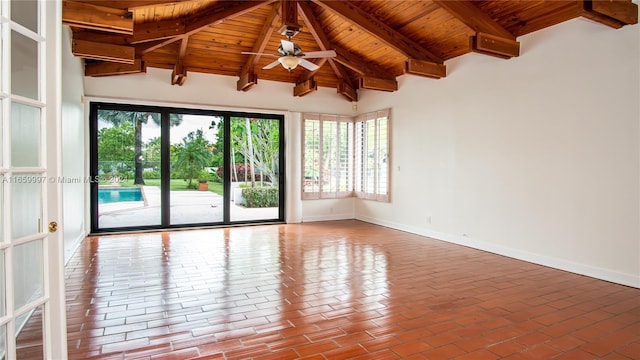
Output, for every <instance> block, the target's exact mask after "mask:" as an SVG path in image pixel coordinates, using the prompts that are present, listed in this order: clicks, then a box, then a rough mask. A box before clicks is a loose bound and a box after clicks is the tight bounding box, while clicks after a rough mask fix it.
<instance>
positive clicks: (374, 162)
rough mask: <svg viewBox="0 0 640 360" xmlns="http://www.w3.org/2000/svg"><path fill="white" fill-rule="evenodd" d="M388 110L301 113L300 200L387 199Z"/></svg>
mask: <svg viewBox="0 0 640 360" xmlns="http://www.w3.org/2000/svg"><path fill="white" fill-rule="evenodd" d="M388 123H389V110H381V111H376V112H372V113H368V114H363V115H361V116H358V117H356V118H351V117H347V116H336V115H322V114H304V127H303V144H304V151H303V186H302V198H303V199H326V198H338V197H350V196H354V195H355V196H357V197H360V198H364V199H370V200H377V201H389V134H388V133H389V127H388Z"/></svg>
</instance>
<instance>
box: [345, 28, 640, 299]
mask: <svg viewBox="0 0 640 360" xmlns="http://www.w3.org/2000/svg"><path fill="white" fill-rule="evenodd" d="M639 30H640V28H639V26H638V25H636V26H627V27H624V28H623V29H620V30H614V29H611V28H609V27H606V26H604V25H601V24H595V23H592V22H589V21H587V20H583V19H575V20H572V21H569V22H566V23H563V24H560V25H557V26H554V27H552V28H548V29H545V30H542V31H539V32H536V33H534V34H530V35H527V36H524V37H521V38H519V39H518V40H519V41H521V49H522V54H521V56H520V57H518V58H514V59H511V60H501V59H496V58H492V57H489V56H483V55H479V54H468V55H465V56H462V57H459V58H456V59H453V60H451V61H448V62H447V64H446V65H447V68H448V75H447V77H446V78H445V79H441V80H430V79H422V78H418V77H414V76H404V77H402V78H400V90H399V91H397V92H395V93H392V94H387V93H380V92H372V91H363V92H361V94H360V95H361V100H360V102H359V104H358V107H359V108H360V109H361V110H362V111H372V110H377V109H381V108H385V107H391V108H392V109H393V110H392V111H393V114H392V116H393V118H392V119H393V120H392V121H393V125H392V132H393V134H392V141H393V144H392V151H393V153H392V168H393V172H392V190H391V196H392V201H391V203H389V204H383V203H375V202H370V201H363V200H357V201H356V216H357V217H358V218H360V219H363V220H366V221H370V222H374V223H378V224H383V225H387V226H391V227H394V228H399V229H404V230H408V231H411V232H415V233H420V234H425V235H430V236H433V237H436V238H440V239H443V240H448V241H453V242H458V243H462V244H465V245H468V246H471V247H476V248H480V249H486V250H489V251H494V252H497V253H501V254H505V255H508V256H513V257H517V258H521V259H525V260H529V261H533V262H537V263H541V264H545V265H550V266H553V267H557V268H561V269H566V270H569V271H573V272H577V273H581V274H585V275H589V276H594V277H598V278H602V279H606V280H610V281H614V282H618V283H623V284H627V285H632V286H636V287H640V225H639V224H640V189H639V188H640V140H639V134H640V109H639V105H638V103H639V99H640V91H639V84H640V71H639V68H640V58H639V55H638V52H639V50H638V48H639V46H640V45H639V44H640V36H639V32H640V31H639Z"/></svg>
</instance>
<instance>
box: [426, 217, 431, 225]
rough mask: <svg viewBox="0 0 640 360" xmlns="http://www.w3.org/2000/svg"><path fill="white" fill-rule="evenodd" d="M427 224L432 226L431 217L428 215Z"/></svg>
mask: <svg viewBox="0 0 640 360" xmlns="http://www.w3.org/2000/svg"><path fill="white" fill-rule="evenodd" d="M427 224H431V215H427Z"/></svg>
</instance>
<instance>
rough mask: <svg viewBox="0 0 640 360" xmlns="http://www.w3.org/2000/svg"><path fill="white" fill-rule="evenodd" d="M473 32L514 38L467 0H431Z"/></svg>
mask: <svg viewBox="0 0 640 360" xmlns="http://www.w3.org/2000/svg"><path fill="white" fill-rule="evenodd" d="M433 2H434V3H436V4H438V5H439V6H440V7H442V8H444V9H445V10H447V11H448V12H449V13H450V14H451V15H453V16H455V17H456V18H457V19H458V20H460V21H462V22H463V23H464V24H465V25H467V26H468V27H470V28H471V29H473V31H475V32H477V33H478V32H481V33H486V34H491V35H496V36H500V37H503V38H507V39H511V40H514V39H515V36H513V34H511V33H510V32H509V31H507V30H506V29H505V28H503V27H502V26H501V25H500V24H498V23H497V22H495V21H494V20H493V19H492V18H491V17H490V16H489V15H487V14H485V13H484V12H482V11H481V10H480V9H478V7H476V6H475V5H473V4H472V3H471V2H470V1H467V0H458V1H448V0H433Z"/></svg>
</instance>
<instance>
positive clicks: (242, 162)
mask: <svg viewBox="0 0 640 360" xmlns="http://www.w3.org/2000/svg"><path fill="white" fill-rule="evenodd" d="M230 130H231V137H230V142H231V144H230V149H229V156H230V160H231V161H230V163H231V170H230V171H231V187H230V189H231V194H230V199H229V202H230V203H229V208H230V220H231V222H239V221H258V220H277V219H279V218H280V192H281V190H282V189H280V180H279V179H280V170H279V169H280V165H281V164H280V153H281V151H280V143H281V133H280V132H281V120H279V119H261V118H253V117H234V116H232V117H231V124H230Z"/></svg>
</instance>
